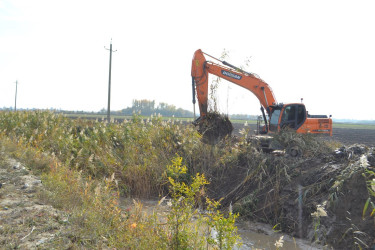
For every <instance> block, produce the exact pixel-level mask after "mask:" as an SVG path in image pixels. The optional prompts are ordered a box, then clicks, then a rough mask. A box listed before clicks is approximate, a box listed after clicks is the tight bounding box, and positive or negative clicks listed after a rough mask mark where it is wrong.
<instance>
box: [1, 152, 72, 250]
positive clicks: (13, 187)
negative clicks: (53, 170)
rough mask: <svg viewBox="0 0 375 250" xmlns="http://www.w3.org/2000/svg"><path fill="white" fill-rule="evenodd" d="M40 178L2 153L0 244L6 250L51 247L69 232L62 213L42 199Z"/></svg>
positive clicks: (65, 218)
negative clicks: (60, 236)
mask: <svg viewBox="0 0 375 250" xmlns="http://www.w3.org/2000/svg"><path fill="white" fill-rule="evenodd" d="M42 192H43V185H42V182H41V180H40V178H39V177H36V176H34V175H33V174H31V172H30V171H29V170H28V169H26V168H25V167H24V166H22V164H21V163H19V162H17V161H16V160H14V159H11V158H7V157H6V156H4V155H3V153H2V152H0V246H1V248H2V247H4V248H5V249H18V248H20V249H48V248H49V247H48V245H49V244H50V243H51V241H55V240H59V234H60V233H61V232H62V231H66V230H67V227H66V224H67V221H68V219H67V217H66V215H64V213H63V212H61V211H59V210H57V209H55V208H53V207H52V206H51V205H46V204H44V203H43V202H42V201H41V200H42V199H40V194H41V193H42Z"/></svg>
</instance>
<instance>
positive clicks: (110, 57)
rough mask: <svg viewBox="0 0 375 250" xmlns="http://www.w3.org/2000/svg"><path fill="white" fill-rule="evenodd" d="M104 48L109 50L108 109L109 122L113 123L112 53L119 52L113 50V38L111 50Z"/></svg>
mask: <svg viewBox="0 0 375 250" xmlns="http://www.w3.org/2000/svg"><path fill="white" fill-rule="evenodd" d="M104 48H105V49H106V50H109V80H108V108H107V121H108V122H111V66H112V52H116V51H117V50H115V51H113V50H112V38H111V44H110V47H109V49H107V48H106V47H105V46H104Z"/></svg>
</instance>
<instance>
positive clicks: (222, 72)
mask: <svg viewBox="0 0 375 250" xmlns="http://www.w3.org/2000/svg"><path fill="white" fill-rule="evenodd" d="M221 74H223V75H225V76H228V77H230V78H233V79H236V80H241V78H242V76H239V75H236V74H233V73H232V72H229V71H226V70H221Z"/></svg>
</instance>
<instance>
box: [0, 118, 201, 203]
mask: <svg viewBox="0 0 375 250" xmlns="http://www.w3.org/2000/svg"><path fill="white" fill-rule="evenodd" d="M0 135H2V136H7V137H9V138H12V139H13V140H15V141H17V142H18V143H19V144H22V145H25V146H31V147H34V148H36V149H37V150H38V151H39V152H43V153H44V154H48V155H52V156H54V157H57V159H58V160H59V161H60V162H63V163H64V164H66V165H67V166H69V167H71V168H73V169H75V170H82V171H83V173H84V174H87V175H90V176H92V177H94V178H95V177H102V176H107V177H108V176H111V175H112V174H113V173H116V176H117V178H118V180H119V182H120V186H121V191H122V192H125V193H126V194H129V195H135V196H138V197H139V196H144V197H148V196H153V195H158V194H159V193H160V192H161V191H162V189H163V187H162V186H163V185H162V184H163V182H164V181H165V180H162V173H163V171H164V169H165V166H166V165H167V163H168V161H169V160H170V159H171V158H173V157H174V156H175V154H176V153H178V154H179V155H180V156H181V157H183V158H185V159H186V160H187V161H190V162H191V163H193V160H192V157H191V156H194V155H197V154H199V155H201V152H202V150H201V149H202V147H203V148H204V147H206V146H205V145H203V144H202V143H200V136H199V134H198V133H197V132H196V131H195V130H194V128H193V127H192V126H187V125H183V126H182V125H181V124H180V123H178V122H175V121H163V120H162V119H161V117H159V116H154V117H151V118H149V119H147V120H144V119H141V117H139V116H137V115H134V116H133V117H132V119H131V120H125V121H124V122H123V123H102V122H97V121H87V120H71V119H69V118H66V117H64V116H62V115H56V114H54V113H51V112H40V111H34V112H2V113H1V115H0ZM203 151H205V150H203ZM197 165H199V164H194V166H193V167H192V168H193V169H194V167H196V166H197Z"/></svg>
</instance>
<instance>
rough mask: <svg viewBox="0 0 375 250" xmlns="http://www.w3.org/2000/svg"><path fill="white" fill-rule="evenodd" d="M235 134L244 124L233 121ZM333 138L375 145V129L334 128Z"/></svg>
mask: <svg viewBox="0 0 375 250" xmlns="http://www.w3.org/2000/svg"><path fill="white" fill-rule="evenodd" d="M249 126H250V131H254V130H255V129H256V126H255V125H254V124H251V125H249ZM233 127H234V130H233V135H239V131H240V130H241V129H242V128H244V126H243V124H240V123H233ZM332 140H335V141H338V142H341V143H343V144H344V145H352V144H364V145H366V146H369V147H374V146H375V129H362V128H333V135H332Z"/></svg>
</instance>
